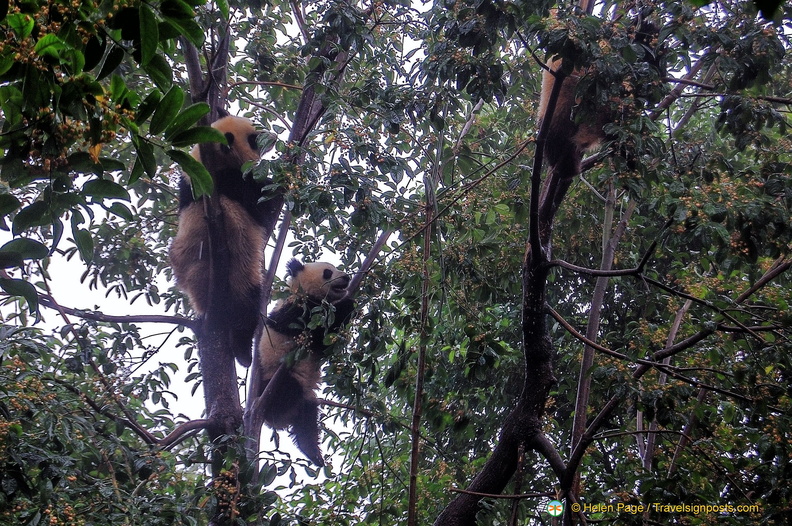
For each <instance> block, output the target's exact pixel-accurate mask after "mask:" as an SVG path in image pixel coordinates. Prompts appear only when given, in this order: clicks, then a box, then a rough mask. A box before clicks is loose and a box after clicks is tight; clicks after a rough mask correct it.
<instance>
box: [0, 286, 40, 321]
mask: <svg viewBox="0 0 792 526" xmlns="http://www.w3.org/2000/svg"><path fill="white" fill-rule="evenodd" d="M0 288H2V289H3V290H4V291H6V292H7V293H8V294H10V295H12V296H21V297H23V298H25V301H27V304H28V309H29V310H30V313H31V314H36V313H37V312H38V293H37V292H36V288H35V287H34V286H33V285H31V284H30V283H28V282H27V281H25V280H22V279H10V278H0Z"/></svg>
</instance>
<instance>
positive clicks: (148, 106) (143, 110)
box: [135, 90, 162, 124]
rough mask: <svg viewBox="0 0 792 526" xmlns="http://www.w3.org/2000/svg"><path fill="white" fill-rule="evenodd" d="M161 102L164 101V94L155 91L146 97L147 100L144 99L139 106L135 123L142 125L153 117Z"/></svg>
mask: <svg viewBox="0 0 792 526" xmlns="http://www.w3.org/2000/svg"><path fill="white" fill-rule="evenodd" d="M160 100H162V94H161V93H160V92H159V91H156V90H155V91H152V92H151V93H149V94H148V95H146V98H145V99H143V102H141V103H140V104H139V105H138V109H137V114H136V115H135V122H136V123H137V124H140V123H142V122H144V121H145V120H146V119H148V118H149V117H151V114H152V113H154V110H156V109H157V105H158V104H159V102H160Z"/></svg>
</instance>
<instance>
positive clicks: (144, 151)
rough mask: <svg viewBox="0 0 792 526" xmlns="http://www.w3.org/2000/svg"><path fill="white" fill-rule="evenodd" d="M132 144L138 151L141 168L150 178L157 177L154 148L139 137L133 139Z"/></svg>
mask: <svg viewBox="0 0 792 526" xmlns="http://www.w3.org/2000/svg"><path fill="white" fill-rule="evenodd" d="M132 143H133V144H134V145H135V150H137V154H138V157H137V162H140V166H141V168H143V170H145V172H146V174H148V176H149V177H151V178H153V177H154V176H156V175H157V159H156V157H154V146H153V145H152V144H151V143H150V142H148V141H146V140H145V139H143V138H142V137H137V136H133V137H132ZM131 182H132V181H130V183H131Z"/></svg>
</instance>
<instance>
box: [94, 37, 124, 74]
mask: <svg viewBox="0 0 792 526" xmlns="http://www.w3.org/2000/svg"><path fill="white" fill-rule="evenodd" d="M125 55H126V53H125V52H124V48H122V47H121V46H117V45H113V47H112V48H110V51H109V52H108V53H107V56H106V57H105V60H104V64H102V69H101V70H100V71H99V75H97V76H96V80H102V79H103V78H105V77H106V76H108V75H110V74H111V73H112V72H113V71H115V70H116V68H117V67H118V66H120V65H121V62H123V61H124V56H125Z"/></svg>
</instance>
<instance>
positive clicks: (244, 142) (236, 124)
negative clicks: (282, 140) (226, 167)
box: [212, 116, 261, 167]
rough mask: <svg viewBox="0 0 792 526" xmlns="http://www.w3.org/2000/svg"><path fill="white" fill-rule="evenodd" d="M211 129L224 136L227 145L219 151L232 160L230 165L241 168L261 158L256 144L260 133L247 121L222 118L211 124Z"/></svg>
mask: <svg viewBox="0 0 792 526" xmlns="http://www.w3.org/2000/svg"><path fill="white" fill-rule="evenodd" d="M212 127H213V128H215V129H216V130H218V131H220V132H221V133H222V134H223V135H225V138H226V142H227V143H228V145H221V146H220V151H221V152H222V153H223V155H226V156H228V157H230V158H231V159H233V160H232V161H231V164H233V165H235V166H237V167H241V166H242V165H243V164H245V163H246V162H248V161H258V160H259V159H260V158H261V155H260V154H259V148H258V144H257V143H256V141H257V139H258V136H259V134H260V132H259V131H258V130H256V128H255V127H253V123H252V122H250V121H249V120H248V119H245V118H243V117H234V116H228V117H223V118H222V119H218V120H216V121H215V122H214V123H212Z"/></svg>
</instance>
